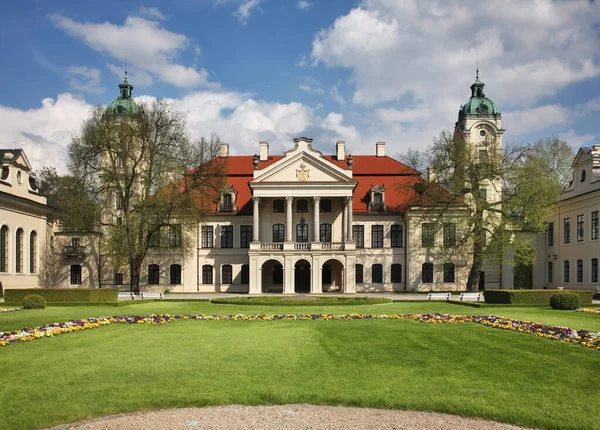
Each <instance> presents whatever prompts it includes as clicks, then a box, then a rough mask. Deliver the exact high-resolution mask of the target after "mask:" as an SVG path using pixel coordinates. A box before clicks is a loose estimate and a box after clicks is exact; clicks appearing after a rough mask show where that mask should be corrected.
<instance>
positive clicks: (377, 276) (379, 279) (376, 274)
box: [371, 264, 383, 284]
mask: <svg viewBox="0 0 600 430" xmlns="http://www.w3.org/2000/svg"><path fill="white" fill-rule="evenodd" d="M371 282H373V283H374V284H382V283H383V266H382V265H381V264H373V265H372V266H371Z"/></svg>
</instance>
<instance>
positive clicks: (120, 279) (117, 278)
mask: <svg viewBox="0 0 600 430" xmlns="http://www.w3.org/2000/svg"><path fill="white" fill-rule="evenodd" d="M115 285H123V274H122V273H115Z"/></svg>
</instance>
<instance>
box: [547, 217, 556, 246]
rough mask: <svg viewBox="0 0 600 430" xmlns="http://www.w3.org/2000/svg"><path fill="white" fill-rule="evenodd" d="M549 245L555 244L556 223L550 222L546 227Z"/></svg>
mask: <svg viewBox="0 0 600 430" xmlns="http://www.w3.org/2000/svg"><path fill="white" fill-rule="evenodd" d="M546 233H547V235H548V237H547V241H548V246H554V223H553V222H549V223H548V227H547V228H546Z"/></svg>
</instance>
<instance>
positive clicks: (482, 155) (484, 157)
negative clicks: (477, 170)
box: [479, 149, 488, 164]
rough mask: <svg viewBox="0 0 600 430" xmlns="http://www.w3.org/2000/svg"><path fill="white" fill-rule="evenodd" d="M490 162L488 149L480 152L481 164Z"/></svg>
mask: <svg viewBox="0 0 600 430" xmlns="http://www.w3.org/2000/svg"><path fill="white" fill-rule="evenodd" d="M487 162H488V152H487V149H480V150H479V163H480V164H484V163H487Z"/></svg>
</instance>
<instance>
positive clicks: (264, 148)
mask: <svg viewBox="0 0 600 430" xmlns="http://www.w3.org/2000/svg"><path fill="white" fill-rule="evenodd" d="M259 144H260V161H267V160H268V159H269V142H267V141H266V140H261V141H260V142H259Z"/></svg>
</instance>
